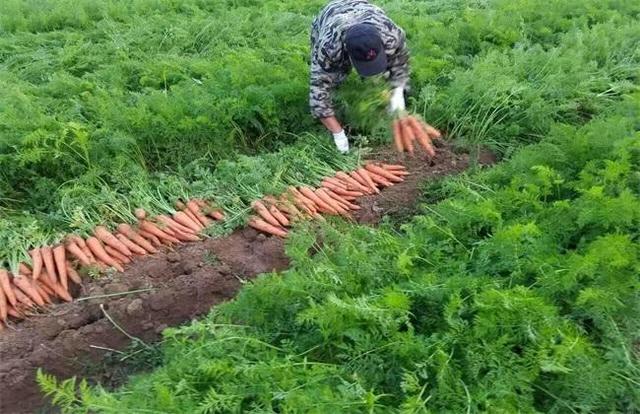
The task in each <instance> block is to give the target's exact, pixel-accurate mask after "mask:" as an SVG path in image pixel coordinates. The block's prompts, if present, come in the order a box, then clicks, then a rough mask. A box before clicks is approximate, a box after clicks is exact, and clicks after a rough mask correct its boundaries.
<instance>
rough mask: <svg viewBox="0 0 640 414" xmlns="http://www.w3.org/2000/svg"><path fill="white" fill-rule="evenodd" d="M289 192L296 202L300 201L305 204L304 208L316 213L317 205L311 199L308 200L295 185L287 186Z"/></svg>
mask: <svg viewBox="0 0 640 414" xmlns="http://www.w3.org/2000/svg"><path fill="white" fill-rule="evenodd" d="M289 192H290V193H291V194H292V195H293V198H294V200H297V201H298V204H300V203H301V204H303V205H305V206H306V210H310V212H311V214H314V213H317V211H318V206H316V203H314V202H313V200H310V199H309V198H307V197H305V196H304V195H303V194H302V193H301V192H300V191H299V190H298V189H297V188H295V187H289ZM306 210H305V211H306Z"/></svg>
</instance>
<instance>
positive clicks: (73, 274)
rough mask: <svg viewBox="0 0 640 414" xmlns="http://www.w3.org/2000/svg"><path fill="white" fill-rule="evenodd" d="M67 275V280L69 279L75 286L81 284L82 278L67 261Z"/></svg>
mask: <svg viewBox="0 0 640 414" xmlns="http://www.w3.org/2000/svg"><path fill="white" fill-rule="evenodd" d="M67 273H68V274H69V279H71V280H72V281H73V283H75V284H76V285H81V284H82V278H81V277H80V275H79V274H78V272H77V271H76V269H74V267H73V265H72V264H71V262H70V261H68V260H67Z"/></svg>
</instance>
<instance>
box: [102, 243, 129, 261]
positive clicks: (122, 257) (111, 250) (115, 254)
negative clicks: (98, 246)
mask: <svg viewBox="0 0 640 414" xmlns="http://www.w3.org/2000/svg"><path fill="white" fill-rule="evenodd" d="M104 251H105V252H107V254H108V255H109V256H111V257H112V258H114V259H115V260H116V261H118V262H120V263H122V264H129V263H131V259H129V258H128V257H127V256H125V255H124V254H122V253H120V252H119V251H117V250H116V249H114V248H113V247H111V246H109V245H108V244H107V245H105V246H104Z"/></svg>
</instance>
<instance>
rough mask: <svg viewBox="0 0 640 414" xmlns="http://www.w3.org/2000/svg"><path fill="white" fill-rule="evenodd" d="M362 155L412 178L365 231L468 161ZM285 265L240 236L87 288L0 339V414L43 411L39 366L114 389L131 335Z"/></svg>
mask: <svg viewBox="0 0 640 414" xmlns="http://www.w3.org/2000/svg"><path fill="white" fill-rule="evenodd" d="M368 158H369V159H375V160H380V161H383V162H387V163H402V164H404V165H406V167H407V170H408V171H409V172H410V173H411V175H409V176H408V177H407V179H406V180H405V181H404V182H403V183H401V184H398V185H395V186H393V187H390V188H388V189H385V190H384V191H382V193H381V194H379V195H376V196H369V197H362V198H360V199H359V200H358V204H360V205H361V206H362V209H361V210H360V211H359V212H358V214H356V218H357V220H358V221H359V222H360V223H366V224H375V223H377V222H379V221H380V220H381V218H382V217H383V216H384V215H394V216H403V215H406V214H410V213H412V212H413V211H414V208H415V204H416V202H417V200H418V199H419V197H420V192H421V187H422V185H423V183H424V182H425V181H428V180H433V179H435V178H438V177H442V176H444V175H448V174H454V173H457V172H460V171H462V170H464V169H465V168H467V167H468V166H469V156H468V155H467V154H464V153H456V152H455V151H454V150H453V148H452V147H450V146H448V145H441V146H440V148H439V150H438V155H437V156H436V157H435V158H433V159H426V158H424V156H418V155H416V157H415V158H409V157H406V156H404V155H399V154H397V153H396V152H395V151H393V149H383V150H380V151H378V152H376V153H374V154H371V155H370V156H369V157H368ZM287 266H288V260H287V258H286V256H285V254H284V243H283V241H282V240H280V239H278V238H274V237H266V236H264V235H262V234H258V233H256V232H255V231H254V230H252V229H243V230H239V231H237V232H235V233H234V234H232V235H230V236H228V237H223V238H219V239H208V240H205V241H202V242H196V243H190V244H185V245H182V246H180V247H178V248H176V249H175V250H165V251H163V252H161V253H159V254H156V255H153V256H150V257H146V258H141V259H137V260H136V261H134V263H132V264H131V265H129V266H128V267H127V269H126V272H124V273H121V274H114V275H111V276H108V277H101V278H100V279H98V280H92V281H88V282H85V283H84V284H83V286H82V288H81V292H77V293H78V294H77V295H76V296H80V298H85V299H86V298H89V299H86V300H82V299H81V300H77V301H75V302H73V303H69V304H60V305H56V306H54V307H52V308H51V309H50V310H49V311H48V312H47V313H46V314H43V315H40V316H35V317H31V318H29V319H28V320H26V321H24V322H22V323H19V324H18V325H16V326H15V327H13V329H9V330H5V331H4V332H2V334H0V384H2V386H1V387H0V413H11V414H14V413H16V414H19V413H32V412H35V411H37V410H39V409H40V410H47V409H48V408H47V407H48V405H47V404H48V403H47V401H46V400H45V399H44V398H43V396H42V393H41V391H40V389H39V387H38V386H37V384H36V382H35V373H36V371H37V369H38V368H43V369H44V371H46V372H47V373H50V374H53V375H55V376H57V377H59V378H69V377H72V376H80V377H83V378H87V379H89V380H90V381H93V382H99V383H101V384H103V385H107V386H109V385H117V384H118V383H120V382H121V380H122V379H123V378H124V376H126V374H127V372H124V373H121V374H120V375H119V374H118V372H117V371H118V370H119V369H120V368H119V367H118V366H110V364H108V363H106V360H108V359H109V358H110V357H111V356H112V355H114V353H115V354H117V353H118V352H120V351H121V350H123V349H126V348H127V347H128V346H129V345H130V344H131V342H132V341H131V337H135V338H138V339H139V340H140V341H144V342H146V343H152V342H154V341H157V340H158V339H159V337H160V335H161V332H162V331H163V330H164V329H165V328H167V327H171V326H177V325H181V324H184V323H186V322H188V321H190V320H192V319H194V318H197V317H198V316H202V315H203V314H205V313H207V312H208V311H209V310H210V308H211V307H212V306H213V305H216V304H219V303H221V302H223V301H226V300H228V299H231V298H233V296H234V295H235V293H236V292H237V291H238V289H239V288H240V287H241V286H242V284H243V283H244V282H245V281H246V280H248V279H251V278H254V277H255V276H257V275H258V274H261V273H266V272H271V271H281V270H284V269H285V268H287ZM91 298H92V299H91ZM107 315H108V317H107ZM110 319H111V320H110ZM125 332H126V334H125ZM45 412H46V411H45Z"/></svg>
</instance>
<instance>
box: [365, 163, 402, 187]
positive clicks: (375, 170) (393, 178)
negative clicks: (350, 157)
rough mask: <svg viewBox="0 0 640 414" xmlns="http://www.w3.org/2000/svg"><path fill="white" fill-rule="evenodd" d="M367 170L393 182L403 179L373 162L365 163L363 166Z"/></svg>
mask: <svg viewBox="0 0 640 414" xmlns="http://www.w3.org/2000/svg"><path fill="white" fill-rule="evenodd" d="M365 168H366V169H367V170H369V171H371V172H372V173H375V174H378V175H380V176H382V177H384V178H386V179H387V180H389V181H391V182H394V183H399V182H402V181H404V179H402V178H400V177H398V176H397V175H394V174H393V173H391V172H389V171H387V170H385V169H384V168H380V167H378V166H377V165H374V164H367V166H366V167H365Z"/></svg>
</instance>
